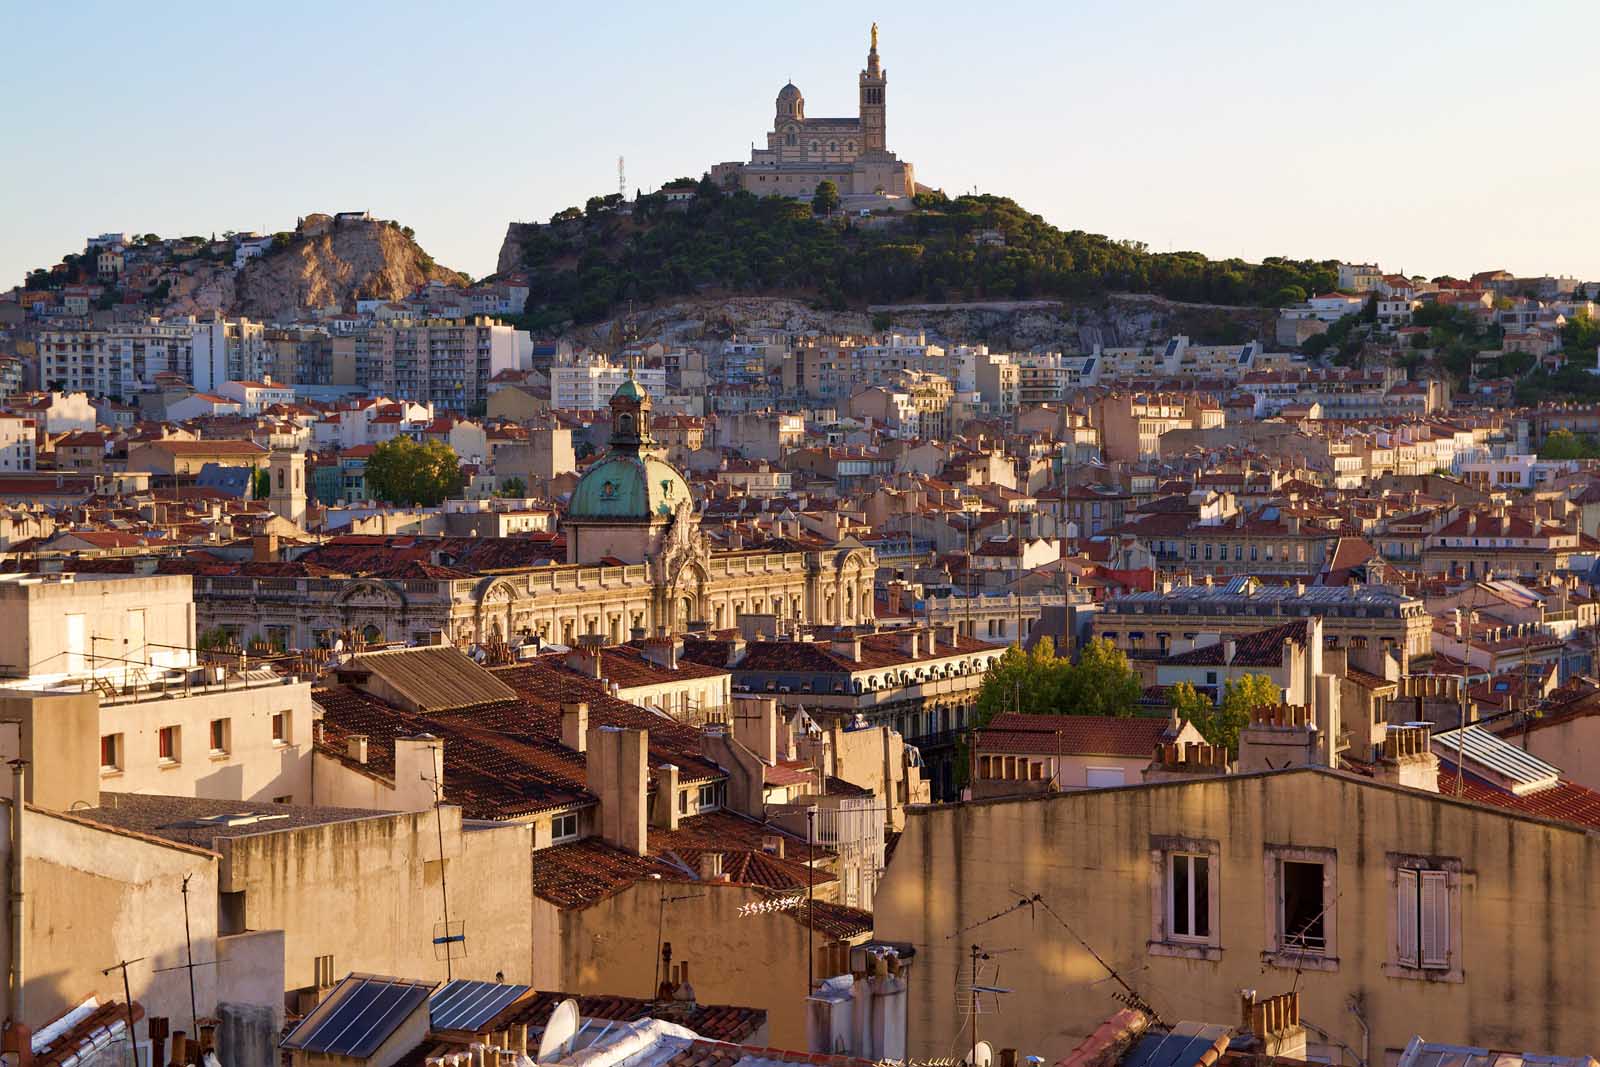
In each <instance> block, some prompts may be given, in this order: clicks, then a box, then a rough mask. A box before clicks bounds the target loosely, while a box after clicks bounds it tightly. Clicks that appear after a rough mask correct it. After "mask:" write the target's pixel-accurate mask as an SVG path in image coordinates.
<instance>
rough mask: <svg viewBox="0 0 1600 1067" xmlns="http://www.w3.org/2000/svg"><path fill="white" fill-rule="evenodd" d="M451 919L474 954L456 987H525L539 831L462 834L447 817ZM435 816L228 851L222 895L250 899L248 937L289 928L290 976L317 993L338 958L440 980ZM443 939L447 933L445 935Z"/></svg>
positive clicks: (350, 826) (380, 820) (293, 983)
mask: <svg viewBox="0 0 1600 1067" xmlns="http://www.w3.org/2000/svg"><path fill="white" fill-rule="evenodd" d="M441 815H442V817H443V819H444V857H445V867H444V875H445V878H446V880H447V885H448V889H449V897H450V920H451V923H452V926H453V925H454V924H455V923H458V922H459V923H463V924H464V928H465V933H466V938H467V955H466V957H465V958H464V959H458V960H456V961H455V964H454V972H455V977H457V978H482V979H492V978H493V977H494V976H495V973H496V972H497V971H500V972H504V974H505V976H506V980H507V981H511V982H521V981H526V980H527V976H528V974H529V972H530V968H531V961H532V959H533V947H532V941H531V938H530V934H529V924H528V915H529V909H530V907H531V902H532V879H533V868H532V865H531V858H532V854H533V840H532V828H531V827H529V826H526V825H523V824H518V823H512V824H508V825H506V826H503V827H494V828H490V829H482V830H471V831H467V832H463V831H462V829H461V812H460V809H459V808H455V807H449V806H446V807H444V808H443V809H441ZM434 819H435V815H434V813H433V812H432V811H424V812H411V813H404V814H397V815H382V816H374V817H373V818H369V819H358V820H352V821H348V822H338V823H328V824H324V825H321V826H310V827H303V828H298V829H292V830H284V831H279V832H268V833H262V834H253V835H249V836H243V837H234V838H227V839H224V840H223V841H222V842H221V847H222V853H223V862H222V874H221V879H220V888H221V891H222V892H242V893H244V895H245V896H244V912H245V923H246V925H247V926H248V927H249V928H250V929H252V930H266V929H281V930H283V931H284V976H285V982H286V983H287V985H288V987H289V988H291V989H295V988H300V987H302V986H306V985H310V984H311V982H312V980H313V977H314V971H313V967H314V961H315V960H316V958H317V957H318V956H323V955H330V954H331V955H332V956H333V961H334V973H335V976H343V975H345V974H348V973H349V972H351V971H367V972H371V973H376V974H395V975H406V976H408V977H411V978H438V979H440V980H443V978H444V973H445V965H444V962H443V961H442V960H440V959H437V958H435V948H434V945H433V938H434V937H435V936H436V926H437V924H439V923H440V922H441V921H442V919H443V912H442V904H441V898H440V885H439V880H440V873H441V872H440V863H439V856H440V850H439V841H438V836H437V834H438V829H437V827H436V824H435V822H434ZM441 932H442V931H441Z"/></svg>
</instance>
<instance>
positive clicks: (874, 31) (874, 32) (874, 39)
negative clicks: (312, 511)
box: [872, 22, 878, 52]
mask: <svg viewBox="0 0 1600 1067" xmlns="http://www.w3.org/2000/svg"><path fill="white" fill-rule="evenodd" d="M872 50H873V51H874V52H876V51H877V50H878V24H877V23H876V22H874V23H873V24H872Z"/></svg>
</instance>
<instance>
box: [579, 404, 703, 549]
mask: <svg viewBox="0 0 1600 1067" xmlns="http://www.w3.org/2000/svg"><path fill="white" fill-rule="evenodd" d="M654 449H655V438H654V437H653V436H651V433H650V394H649V393H647V392H646V391H645V390H644V388H643V387H642V386H641V385H640V384H639V383H638V382H637V381H635V380H634V378H633V376H632V375H629V377H628V380H627V381H625V382H623V383H622V385H621V386H619V387H618V388H617V391H616V393H614V394H613V395H612V397H611V448H610V450H609V451H608V452H607V453H606V454H605V456H604V457H603V458H602V459H601V460H600V461H599V462H597V463H595V464H594V465H593V466H591V467H590V468H589V469H588V470H587V471H585V472H584V474H583V477H582V478H580V479H579V480H578V486H577V488H576V489H575V490H573V493H572V501H571V503H570V504H569V505H568V507H567V515H566V521H565V524H564V526H565V529H566V535H567V562H569V563H602V562H621V563H644V562H647V561H648V560H649V559H650V558H651V557H653V556H655V555H657V554H659V553H660V551H661V550H662V548H663V546H664V545H665V544H666V542H667V540H668V538H669V536H670V537H671V538H673V539H676V540H680V541H681V540H684V539H686V538H688V539H692V538H693V535H694V534H695V533H696V532H697V531H696V530H695V529H693V528H694V527H697V526H698V521H697V520H696V518H695V514H694V498H693V496H692V495H691V494H690V492H689V483H688V481H687V480H685V479H684V477H683V475H682V474H681V473H680V472H679V471H678V469H677V468H676V467H674V466H673V465H672V464H670V463H668V462H666V461H665V460H662V459H660V458H658V457H657V456H656V455H655V454H654Z"/></svg>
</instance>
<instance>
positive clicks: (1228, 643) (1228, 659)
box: [1222, 637, 1239, 666]
mask: <svg viewBox="0 0 1600 1067" xmlns="http://www.w3.org/2000/svg"><path fill="white" fill-rule="evenodd" d="M1238 654H1239V642H1237V641H1235V640H1234V639H1233V638H1231V637H1225V638H1223V639H1222V662H1223V665H1224V666H1229V665H1231V664H1232V663H1233V657H1234V656H1236V655H1238Z"/></svg>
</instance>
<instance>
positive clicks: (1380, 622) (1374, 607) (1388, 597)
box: [1093, 577, 1433, 663]
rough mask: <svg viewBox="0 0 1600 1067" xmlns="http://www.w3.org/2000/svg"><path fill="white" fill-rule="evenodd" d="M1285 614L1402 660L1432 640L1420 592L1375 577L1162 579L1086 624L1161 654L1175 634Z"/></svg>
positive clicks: (1243, 626) (1231, 628)
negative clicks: (1281, 581)
mask: <svg viewBox="0 0 1600 1067" xmlns="http://www.w3.org/2000/svg"><path fill="white" fill-rule="evenodd" d="M1289 618H1319V619H1321V620H1322V625H1323V633H1325V634H1326V635H1327V636H1328V637H1330V638H1334V639H1337V640H1338V641H1339V642H1340V643H1341V644H1349V643H1351V642H1353V641H1356V640H1358V639H1359V640H1362V641H1365V642H1366V643H1367V644H1368V645H1369V646H1370V647H1372V648H1374V649H1383V650H1391V651H1393V652H1394V654H1395V655H1397V656H1400V657H1401V661H1402V663H1409V662H1410V661H1411V660H1412V659H1415V658H1416V657H1418V656H1425V655H1427V654H1428V653H1429V652H1430V651H1432V647H1433V637H1432V634H1433V619H1432V617H1431V616H1430V615H1429V614H1428V608H1427V605H1426V604H1425V603H1424V602H1423V600H1422V599H1421V598H1419V597H1414V596H1409V595H1407V594H1405V593H1401V592H1397V591H1395V590H1393V589H1390V588H1389V587H1387V586H1381V585H1364V586H1354V587H1352V586H1342V585H1339V586H1321V585H1319V586H1308V585H1305V584H1304V583H1296V584H1292V585H1266V584H1264V583H1262V582H1259V581H1257V580H1256V579H1254V578H1249V577H1241V578H1234V579H1232V580H1230V581H1228V582H1227V583H1225V584H1220V585H1218V584H1212V583H1209V582H1206V583H1201V584H1197V585H1172V584H1170V583H1163V584H1162V585H1161V586H1160V587H1159V588H1157V589H1156V590H1154V591H1151V592H1138V593H1129V594H1126V595H1124V596H1118V597H1112V598H1111V599H1110V600H1108V601H1106V603H1105V604H1104V605H1103V607H1102V609H1101V611H1100V612H1099V613H1098V614H1097V615H1095V617H1094V622H1093V630H1094V636H1096V637H1105V638H1108V639H1110V640H1111V641H1112V642H1113V643H1114V644H1116V645H1117V646H1118V647H1119V648H1122V649H1124V650H1125V651H1127V652H1130V653H1140V652H1143V653H1146V654H1149V653H1159V654H1161V655H1165V654H1166V653H1167V652H1168V651H1169V650H1170V649H1171V648H1172V647H1173V645H1174V643H1175V642H1178V641H1185V640H1187V641H1193V640H1195V639H1196V638H1197V637H1198V636H1199V635H1201V634H1242V633H1253V632H1255V631H1258V630H1261V629H1264V628H1265V627H1268V626H1272V625H1274V624H1275V623H1276V622H1277V621H1279V620H1284V619H1289Z"/></svg>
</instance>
